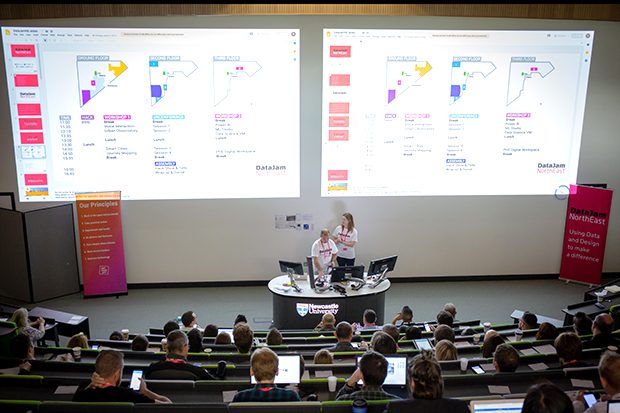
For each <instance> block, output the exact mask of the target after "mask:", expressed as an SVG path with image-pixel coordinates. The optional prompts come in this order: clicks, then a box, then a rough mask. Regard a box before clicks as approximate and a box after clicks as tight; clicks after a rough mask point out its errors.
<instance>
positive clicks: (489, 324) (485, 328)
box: [482, 321, 491, 333]
mask: <svg viewBox="0 0 620 413" xmlns="http://www.w3.org/2000/svg"><path fill="white" fill-rule="evenodd" d="M482 326H483V327H484V332H485V333H486V332H487V331H489V329H490V328H491V323H489V322H488V321H487V322H486V323H484V324H483V325H482Z"/></svg>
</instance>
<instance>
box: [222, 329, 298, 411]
mask: <svg viewBox="0 0 620 413" xmlns="http://www.w3.org/2000/svg"><path fill="white" fill-rule="evenodd" d="M235 341H236V340H235ZM250 375H252V376H254V378H255V379H256V385H255V386H254V387H253V388H251V389H247V390H242V391H240V392H238V393H237V394H235V397H233V400H232V401H233V403H237V402H298V401H301V398H300V397H299V395H298V394H297V393H296V392H295V391H293V390H288V389H283V388H280V387H277V386H276V385H275V384H274V381H275V378H276V376H277V375H278V355H277V354H276V353H274V351H273V350H271V349H270V348H268V347H263V348H259V349H257V350H254V352H253V353H252V357H251V358H250Z"/></svg>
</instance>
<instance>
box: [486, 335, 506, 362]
mask: <svg viewBox="0 0 620 413" xmlns="http://www.w3.org/2000/svg"><path fill="white" fill-rule="evenodd" d="M500 344H504V339H503V338H502V337H501V336H500V335H499V333H498V332H497V331H495V330H489V331H487V332H486V333H485V334H484V339H483V340H482V357H484V358H489V357H492V356H493V353H495V349H496V348H497V346H499V345H500Z"/></svg>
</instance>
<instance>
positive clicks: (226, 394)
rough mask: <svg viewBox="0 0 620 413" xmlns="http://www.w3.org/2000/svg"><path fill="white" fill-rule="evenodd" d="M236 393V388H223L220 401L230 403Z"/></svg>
mask: <svg viewBox="0 0 620 413" xmlns="http://www.w3.org/2000/svg"><path fill="white" fill-rule="evenodd" d="M235 394H237V390H225V391H223V392H222V401H223V402H224V403H230V402H232V401H233V398H234V397H235Z"/></svg>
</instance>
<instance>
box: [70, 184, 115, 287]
mask: <svg viewBox="0 0 620 413" xmlns="http://www.w3.org/2000/svg"><path fill="white" fill-rule="evenodd" d="M75 204H76V209H77V217H78V227H79V231H80V251H81V254H82V280H83V283H84V296H85V297H88V296H96V295H111V294H126V293H127V279H126V275H125V252H124V249H123V227H122V223H121V193H120V191H117V192H90V193H82V194H79V193H78V194H75Z"/></svg>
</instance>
